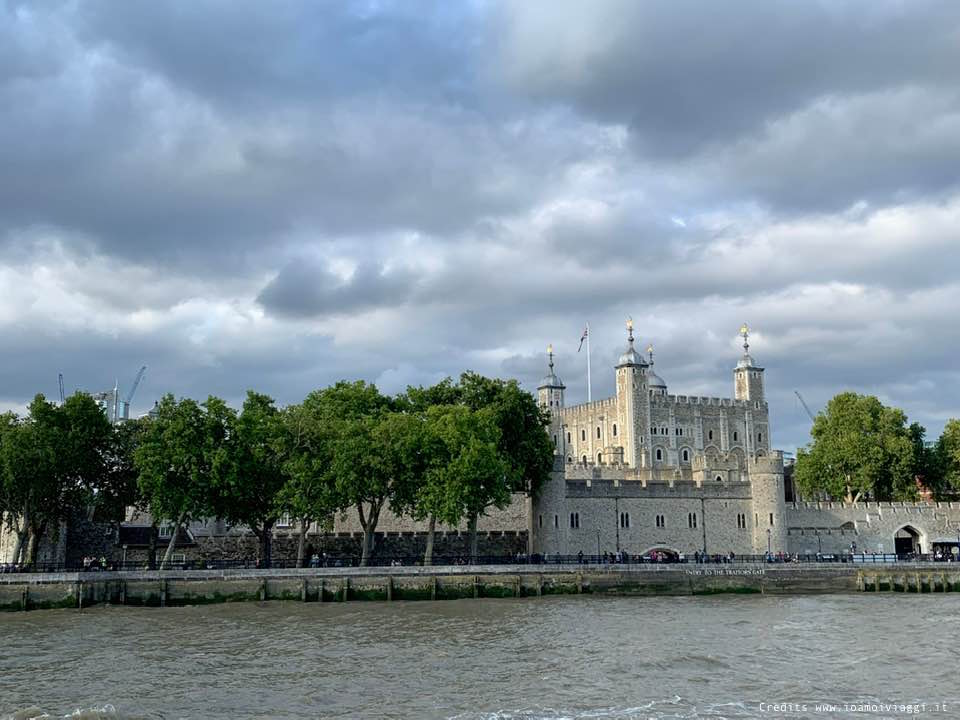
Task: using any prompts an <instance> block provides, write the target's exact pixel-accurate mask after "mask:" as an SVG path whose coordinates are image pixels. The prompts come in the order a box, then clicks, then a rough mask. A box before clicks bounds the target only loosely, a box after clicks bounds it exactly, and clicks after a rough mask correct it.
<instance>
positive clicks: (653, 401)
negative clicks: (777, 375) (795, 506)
mask: <svg viewBox="0 0 960 720" xmlns="http://www.w3.org/2000/svg"><path fill="white" fill-rule="evenodd" d="M741 333H742V335H743V341H744V342H743V355H742V356H741V357H740V358H739V360H737V361H736V363H735V366H734V368H733V384H734V394H733V397H732V398H717V397H702V396H695V395H680V394H671V393H670V392H668V388H667V383H666V382H665V381H664V380H663V378H661V377H660V376H659V375H658V374H657V372H656V371H655V370H654V360H653V349H652V347H651V348H648V354H647V356H646V357H644V356H643V355H641V354H640V353H639V352H637V350H636V349H635V348H634V337H633V325H632V323H631V322H630V321H628V323H627V346H626V348H625V349H624V351H623V353H622V354H621V355H620V358H619V360H618V361H617V364H616V367H615V369H614V371H615V373H616V394H615V395H614V396H613V397H610V398H605V399H602V400H595V401H593V402H587V403H584V404H580V405H572V406H567V405H566V404H565V402H564V390H565V389H566V388H565V386H564V384H563V382H562V381H561V380H560V378H559V377H558V376H557V374H556V372H555V370H554V362H553V353H552V351H550V350H548V367H549V370H548V372H547V374H546V376H545V377H544V378H543V380H542V381H541V382H540V385H539V387H538V389H537V394H538V400H539V403H540V405H541V406H542V407H543V408H544V409H546V410H548V411H549V413H550V427H549V432H550V436H551V439H552V440H553V444H554V452H555V456H556V465H555V467H556V470H555V472H554V473H553V476H552V479H551V480H550V482H548V483H547V484H546V486H545V487H544V488H543V490H542V492H541V493H540V495H539V497H538V498H537V499H536V501H535V503H534V508H533V517H532V518H531V521H532V522H531V524H532V526H533V527H532V531H531V535H532V537H533V540H534V541H533V543H532V545H533V548H534V551H535V552H540V553H548V554H552V553H560V554H576V553H578V552H584V553H585V554H593V553H594V552H596V551H598V548H599V549H601V550H602V551H603V552H607V551H611V550H612V549H614V548H615V549H617V550H624V551H626V552H628V553H631V554H636V553H647V552H650V551H653V550H659V551H662V552H665V553H669V554H679V553H684V554H691V555H692V554H693V553H694V552H696V551H700V552H706V553H710V554H714V553H728V552H733V553H736V554H760V553H766V552H768V551H769V552H774V553H778V552H784V551H786V550H787V523H786V522H785V517H784V514H785V503H784V492H783V457H782V454H781V453H780V452H778V451H774V450H771V449H770V419H769V413H768V408H767V402H766V399H765V397H764V369H763V368H762V367H760V366H759V365H758V364H757V363H756V362H755V361H754V359H753V357H752V356H751V355H750V346H749V334H748V329H747V327H746V326H744V327H743V328H742V329H741Z"/></svg>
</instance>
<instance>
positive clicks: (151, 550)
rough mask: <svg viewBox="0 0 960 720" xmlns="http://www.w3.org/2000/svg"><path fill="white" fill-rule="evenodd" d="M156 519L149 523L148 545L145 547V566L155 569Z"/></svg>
mask: <svg viewBox="0 0 960 720" xmlns="http://www.w3.org/2000/svg"><path fill="white" fill-rule="evenodd" d="M157 532H158V531H157V521H156V520H154V521H153V523H151V525H150V546H149V547H148V548H147V568H148V569H149V570H156V569H157Z"/></svg>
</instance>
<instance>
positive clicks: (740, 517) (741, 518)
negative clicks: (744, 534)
mask: <svg viewBox="0 0 960 720" xmlns="http://www.w3.org/2000/svg"><path fill="white" fill-rule="evenodd" d="M737 529H738V530H746V529H747V516H746V515H745V514H744V513H737Z"/></svg>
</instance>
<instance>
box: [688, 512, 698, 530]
mask: <svg viewBox="0 0 960 720" xmlns="http://www.w3.org/2000/svg"><path fill="white" fill-rule="evenodd" d="M687 525H688V526H689V527H690V529H691V530H692V529H695V528H696V527H697V514H696V513H687Z"/></svg>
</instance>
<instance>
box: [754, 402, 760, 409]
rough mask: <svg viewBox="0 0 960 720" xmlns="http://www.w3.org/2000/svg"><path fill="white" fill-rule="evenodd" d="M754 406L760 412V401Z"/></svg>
mask: <svg viewBox="0 0 960 720" xmlns="http://www.w3.org/2000/svg"><path fill="white" fill-rule="evenodd" d="M753 406H754V407H755V408H756V409H757V410H759V409H760V401H759V400H757V402H755V403H754V405H753Z"/></svg>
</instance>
